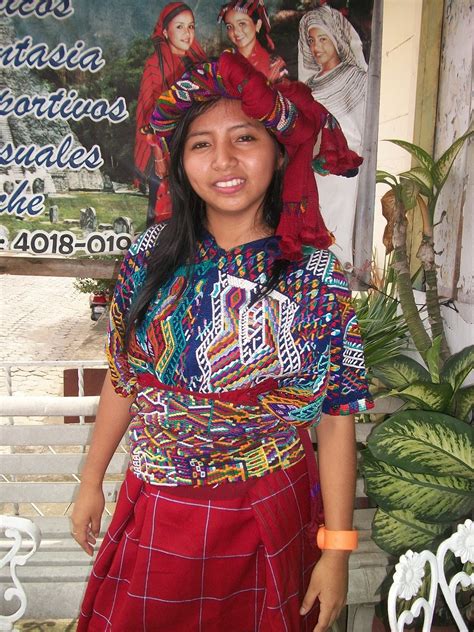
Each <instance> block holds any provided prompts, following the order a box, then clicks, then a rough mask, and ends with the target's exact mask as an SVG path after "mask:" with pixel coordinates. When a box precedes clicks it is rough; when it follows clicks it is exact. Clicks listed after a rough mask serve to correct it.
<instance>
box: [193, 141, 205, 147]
mask: <svg viewBox="0 0 474 632" xmlns="http://www.w3.org/2000/svg"><path fill="white" fill-rule="evenodd" d="M208 145H209V143H205V142H204V141H201V142H199V143H194V144H193V145H191V149H202V148H203V147H207V146H208Z"/></svg>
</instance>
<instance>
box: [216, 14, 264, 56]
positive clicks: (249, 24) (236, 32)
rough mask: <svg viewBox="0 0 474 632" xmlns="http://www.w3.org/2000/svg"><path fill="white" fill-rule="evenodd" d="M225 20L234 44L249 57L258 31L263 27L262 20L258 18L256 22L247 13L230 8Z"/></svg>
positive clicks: (228, 34) (229, 36)
mask: <svg viewBox="0 0 474 632" xmlns="http://www.w3.org/2000/svg"><path fill="white" fill-rule="evenodd" d="M224 22H225V27H226V29H227V36H228V38H229V39H230V41H231V42H232V44H233V45H234V46H235V47H236V48H237V49H238V51H239V52H240V53H241V54H242V55H244V57H248V56H249V55H250V53H251V52H252V49H253V47H254V45H255V40H256V38H257V33H258V32H259V31H260V29H261V28H262V20H260V19H259V20H257V23H256V24H255V22H254V21H253V20H252V18H251V17H250V16H248V15H247V14H246V13H242V11H235V10H234V9H229V10H228V11H226V13H225V16H224Z"/></svg>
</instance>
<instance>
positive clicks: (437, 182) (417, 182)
mask: <svg viewBox="0 0 474 632" xmlns="http://www.w3.org/2000/svg"><path fill="white" fill-rule="evenodd" d="M473 134H474V132H473V131H472V130H470V131H468V132H466V134H464V135H463V136H461V137H460V138H458V139H457V140H456V141H455V142H454V143H453V144H452V145H451V146H450V147H449V148H448V149H447V150H446V151H445V152H444V154H443V155H442V156H441V157H440V158H439V159H438V160H436V161H435V160H434V159H433V158H432V157H431V156H430V155H429V154H428V153H427V152H426V151H425V150H424V149H422V148H421V147H419V146H418V145H414V144H413V143H408V142H406V141H404V140H390V142H392V143H394V144H395V145H398V146H399V147H402V148H403V149H405V150H406V151H408V152H409V153H410V154H411V155H412V156H413V157H414V158H415V159H416V161H417V162H418V165H417V166H415V167H413V168H412V169H410V170H409V171H404V172H403V173H400V174H399V175H398V176H394V175H392V174H390V173H388V172H387V171H377V182H379V183H384V184H387V185H388V186H389V187H390V190H389V191H388V192H387V193H386V194H385V195H384V196H383V198H382V212H383V215H384V217H385V218H386V219H387V227H386V229H385V233H384V244H385V247H386V248H387V252H392V251H393V267H394V270H395V273H396V277H397V286H398V294H399V299H400V302H401V305H402V310H403V313H404V315H405V318H406V321H407V325H408V328H409V330H410V335H411V337H412V339H413V342H414V344H415V346H416V348H417V349H418V351H419V352H420V354H421V356H422V357H423V358H426V355H427V353H428V350H429V349H430V347H431V344H432V341H431V339H430V335H429V334H428V332H427V331H426V329H425V326H424V323H423V321H422V319H421V317H420V314H419V312H418V308H417V305H416V303H415V298H414V294H413V288H412V285H411V276H410V266H409V260H408V253H407V225H408V221H407V211H409V210H411V209H413V210H414V211H416V210H417V211H418V212H419V213H420V214H421V218H422V224H423V228H422V238H421V243H420V247H419V249H418V252H417V257H418V258H419V259H420V262H421V267H422V269H423V272H424V281H425V286H426V309H427V312H428V319H429V323H430V327H431V334H432V339H436V338H440V341H441V342H440V344H441V356H440V357H441V358H442V359H443V360H446V359H447V358H448V357H449V348H448V344H447V342H446V336H445V332H444V324H443V319H442V317H441V310H440V301H439V296H438V279H437V270H436V263H435V249H434V240H433V226H434V217H435V210H436V206H437V203H438V199H439V195H440V193H441V190H442V188H443V186H444V185H445V183H446V180H447V178H448V175H449V172H450V171H451V167H452V166H453V163H454V160H455V159H456V156H457V155H458V153H459V151H460V150H461V148H462V146H463V145H464V143H465V142H466V140H468V139H469V138H470V137H471V136H472V135H473ZM445 214H446V211H443V213H442V215H445Z"/></svg>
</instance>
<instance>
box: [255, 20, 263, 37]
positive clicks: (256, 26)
mask: <svg viewBox="0 0 474 632" xmlns="http://www.w3.org/2000/svg"><path fill="white" fill-rule="evenodd" d="M261 28H262V20H261V19H260V18H258V20H257V24H256V25H255V30H256V31H257V33H260V29H261Z"/></svg>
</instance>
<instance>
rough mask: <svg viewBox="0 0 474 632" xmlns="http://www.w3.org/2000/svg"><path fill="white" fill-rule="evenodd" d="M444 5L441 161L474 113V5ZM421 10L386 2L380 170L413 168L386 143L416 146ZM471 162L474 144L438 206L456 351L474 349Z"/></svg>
mask: <svg viewBox="0 0 474 632" xmlns="http://www.w3.org/2000/svg"><path fill="white" fill-rule="evenodd" d="M444 1H445V6H444V21H443V41H442V58H441V68H440V80H439V101H438V117H437V121H436V145H435V154H436V156H437V157H439V156H440V155H441V154H442V152H443V151H444V150H445V149H446V148H447V147H448V146H449V145H450V144H451V143H452V141H453V140H454V139H455V138H457V137H459V136H460V135H461V134H462V133H463V132H465V131H466V129H467V127H468V125H469V119H470V116H471V112H472V103H471V98H472V66H473V63H472V62H473V58H472V33H473V32H474V25H473V16H472V11H470V9H469V5H470V0H444ZM440 2H441V0H440ZM422 5H423V0H384V20H383V42H382V77H381V103H380V121H379V139H380V140H379V146H378V159H377V166H378V168H379V169H383V170H386V171H389V172H390V173H395V174H397V173H400V172H401V171H405V170H408V169H409V168H410V166H411V157H410V155H409V154H408V153H407V152H405V151H404V150H402V149H399V148H398V147H396V146H394V145H392V144H391V143H387V142H384V141H383V139H387V138H399V139H403V140H407V141H410V142H412V141H413V136H414V121H415V107H416V87H417V71H418V57H419V49H420V30H421V13H422ZM473 163H474V142H471V143H470V145H469V147H466V148H465V149H464V150H463V152H462V153H461V154H460V155H459V156H458V158H457V160H456V163H455V165H454V168H453V171H452V172H451V174H450V177H449V181H448V183H447V185H446V190H445V191H444V192H443V195H442V196H441V197H440V200H439V204H438V214H439V213H440V212H441V210H443V209H445V210H448V217H447V218H446V219H445V221H444V222H443V223H442V224H441V225H440V226H438V227H437V229H436V233H435V243H436V246H437V248H438V250H439V251H440V254H439V256H438V260H437V263H438V264H439V265H440V266H441V267H440V271H439V273H440V289H441V292H442V294H443V295H444V296H446V297H454V298H455V305H456V309H457V310H458V312H457V313H456V311H454V310H452V309H449V308H442V311H443V317H444V319H445V325H446V334H447V337H448V343H449V345H450V347H451V350H452V351H453V352H456V351H459V350H460V349H462V348H463V347H465V346H467V345H469V344H474V327H473V326H472V323H473V322H474V309H473V303H474V283H473V279H474V265H473V263H474V255H473V252H474V247H473V243H474V235H473V223H474V213H473V208H474V184H473V181H472V177H470V173H469V165H472V164H473ZM385 191H386V187H385V186H383V185H377V200H376V210H375V222H374V245H375V248H376V250H377V255H378V261H379V262H381V261H382V260H383V256H384V253H385V249H384V247H383V244H382V234H383V229H384V226H385V221H384V219H383V217H382V214H381V210H380V202H379V200H380V197H381V196H382V195H383V194H384V193H385ZM440 244H442V246H441V247H440ZM420 299H421V295H420Z"/></svg>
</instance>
